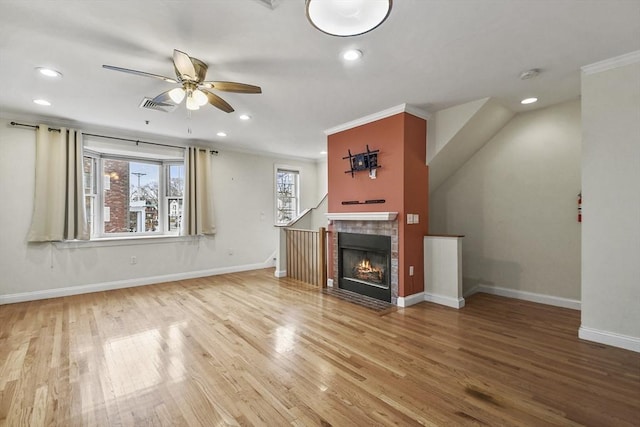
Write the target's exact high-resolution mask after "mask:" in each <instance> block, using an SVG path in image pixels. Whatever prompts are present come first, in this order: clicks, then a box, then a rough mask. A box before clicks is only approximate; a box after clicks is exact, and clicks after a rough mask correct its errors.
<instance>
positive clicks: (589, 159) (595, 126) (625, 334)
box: [580, 51, 640, 351]
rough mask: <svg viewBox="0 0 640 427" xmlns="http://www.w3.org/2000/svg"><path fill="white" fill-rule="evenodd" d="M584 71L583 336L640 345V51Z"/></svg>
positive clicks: (638, 347) (614, 342)
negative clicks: (606, 67) (608, 65)
mask: <svg viewBox="0 0 640 427" xmlns="http://www.w3.org/2000/svg"><path fill="white" fill-rule="evenodd" d="M631 57H635V62H634V63H631V64H627V65H623V66H620V67H617V68H613V69H605V70H604V71H602V68H603V67H602V64H594V66H589V67H585V69H584V71H585V72H584V73H583V76H582V123H583V149H582V190H583V202H584V205H583V206H584V208H583V216H584V223H583V225H582V327H581V329H580V337H582V338H586V339H590V340H594V341H599V342H604V343H608V344H613V345H618V346H621V347H625V348H629V349H633V350H635V351H640V51H638V52H635V53H634V54H633V55H631V56H626V57H623V58H618V59H614V60H612V61H609V62H610V63H612V64H614V65H615V63H616V62H620V61H621V60H623V59H627V60H628V59H630V58H631Z"/></svg>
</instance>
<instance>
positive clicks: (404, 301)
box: [398, 292, 424, 307]
mask: <svg viewBox="0 0 640 427" xmlns="http://www.w3.org/2000/svg"><path fill="white" fill-rule="evenodd" d="M422 301H424V292H419V293H417V294H413V295H409V296H407V297H398V307H409V306H411V305H415V304H418V303H421V302H422Z"/></svg>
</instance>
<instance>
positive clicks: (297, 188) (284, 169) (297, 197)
mask: <svg viewBox="0 0 640 427" xmlns="http://www.w3.org/2000/svg"><path fill="white" fill-rule="evenodd" d="M300 169H301V168H300V167H297V166H289V165H274V171H273V203H274V204H273V213H274V216H273V220H274V222H275V225H279V226H282V225H287V224H289V223H291V222H292V221H294V220H296V219H297V218H298V217H299V215H300V177H301V171H300ZM279 172H291V173H295V174H296V182H295V196H294V199H295V201H296V206H295V210H294V215H293V218H291V220H287V221H279V220H278V201H279V200H280V198H279V192H278V173H279Z"/></svg>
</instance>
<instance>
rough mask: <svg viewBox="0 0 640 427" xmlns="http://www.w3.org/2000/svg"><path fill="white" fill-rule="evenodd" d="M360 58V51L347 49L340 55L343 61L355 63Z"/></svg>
mask: <svg viewBox="0 0 640 427" xmlns="http://www.w3.org/2000/svg"><path fill="white" fill-rule="evenodd" d="M360 58H362V51H361V50H358V49H349V50H347V51H346V52H344V53H343V54H342V59H344V60H345V61H355V60H356V59H360Z"/></svg>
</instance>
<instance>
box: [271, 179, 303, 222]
mask: <svg viewBox="0 0 640 427" xmlns="http://www.w3.org/2000/svg"><path fill="white" fill-rule="evenodd" d="M299 181H300V172H299V171H297V170H294V169H288V168H286V169H285V168H276V200H275V205H276V224H286V223H288V222H290V221H291V220H294V219H296V218H297V217H298V214H299V213H300V189H299V187H300V185H299Z"/></svg>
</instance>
